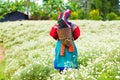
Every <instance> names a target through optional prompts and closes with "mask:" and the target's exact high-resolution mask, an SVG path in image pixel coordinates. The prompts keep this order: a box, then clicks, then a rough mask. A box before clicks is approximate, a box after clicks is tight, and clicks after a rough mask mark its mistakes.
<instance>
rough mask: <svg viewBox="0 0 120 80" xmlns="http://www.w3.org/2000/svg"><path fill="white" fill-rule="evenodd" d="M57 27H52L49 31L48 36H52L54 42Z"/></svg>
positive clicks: (56, 36)
mask: <svg viewBox="0 0 120 80" xmlns="http://www.w3.org/2000/svg"><path fill="white" fill-rule="evenodd" d="M57 26H58V25H54V26H53V27H52V29H51V30H50V36H52V37H53V38H54V39H55V40H57V39H58V35H57Z"/></svg>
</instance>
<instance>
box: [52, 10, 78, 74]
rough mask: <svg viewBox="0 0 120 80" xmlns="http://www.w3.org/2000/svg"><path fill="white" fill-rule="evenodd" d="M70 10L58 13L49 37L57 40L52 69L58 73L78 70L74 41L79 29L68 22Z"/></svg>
mask: <svg viewBox="0 0 120 80" xmlns="http://www.w3.org/2000/svg"><path fill="white" fill-rule="evenodd" d="M70 14H71V10H65V11H64V12H60V14H59V17H58V21H57V22H58V24H55V25H54V26H52V28H51V31H50V36H51V37H53V38H54V39H55V40H57V43H56V48H55V60H54V68H55V69H58V70H59V71H60V73H62V72H63V70H64V69H67V68H74V69H77V68H78V61H77V58H78V53H77V48H76V45H75V42H74V40H76V39H78V37H79V36H80V29H79V27H78V26H77V25H76V24H73V23H71V22H69V21H68V18H69V17H70Z"/></svg>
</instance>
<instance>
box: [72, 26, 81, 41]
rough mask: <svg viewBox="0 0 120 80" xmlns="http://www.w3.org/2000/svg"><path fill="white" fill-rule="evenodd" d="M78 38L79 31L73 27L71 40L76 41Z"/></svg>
mask: <svg viewBox="0 0 120 80" xmlns="http://www.w3.org/2000/svg"><path fill="white" fill-rule="evenodd" d="M79 36H80V29H79V27H78V26H76V25H75V29H74V30H73V38H74V40H76V39H77V38H78V37H79Z"/></svg>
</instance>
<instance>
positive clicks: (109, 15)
mask: <svg viewBox="0 0 120 80" xmlns="http://www.w3.org/2000/svg"><path fill="white" fill-rule="evenodd" d="M106 18H107V19H108V20H116V19H117V15H116V14H115V13H114V12H111V13H109V14H107V16H106Z"/></svg>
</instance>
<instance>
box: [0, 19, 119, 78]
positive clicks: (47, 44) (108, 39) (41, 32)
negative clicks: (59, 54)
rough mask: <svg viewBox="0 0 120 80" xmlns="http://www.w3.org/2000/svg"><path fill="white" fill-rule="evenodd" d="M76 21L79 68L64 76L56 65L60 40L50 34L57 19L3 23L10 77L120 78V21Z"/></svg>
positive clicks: (3, 36) (6, 71)
mask: <svg viewBox="0 0 120 80" xmlns="http://www.w3.org/2000/svg"><path fill="white" fill-rule="evenodd" d="M72 22H73V23H76V24H77V25H78V26H79V27H80V29H81V36H80V38H79V39H78V40H76V41H75V43H76V46H77V49H78V55H79V57H78V62H79V70H72V69H70V70H68V71H67V73H66V74H65V75H62V76H61V75H60V74H59V73H58V71H56V70H54V68H53V61H54V48H55V44H56V41H55V40H53V39H52V38H51V37H50V36H49V31H50V29H51V27H52V26H53V25H54V24H55V23H56V21H16V22H4V23H0V25H1V26H0V31H1V32H0V40H1V43H2V44H3V47H4V48H5V49H6V51H5V54H6V66H5V71H4V72H5V76H6V79H7V80H8V79H10V80H61V77H62V79H63V80H119V79H120V67H119V66H120V54H119V53H120V39H119V38H120V24H119V23H120V21H87V20H83V21H82V20H76V21H72ZM46 74H47V75H46ZM3 76H4V75H3Z"/></svg>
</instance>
